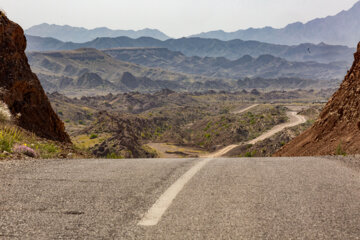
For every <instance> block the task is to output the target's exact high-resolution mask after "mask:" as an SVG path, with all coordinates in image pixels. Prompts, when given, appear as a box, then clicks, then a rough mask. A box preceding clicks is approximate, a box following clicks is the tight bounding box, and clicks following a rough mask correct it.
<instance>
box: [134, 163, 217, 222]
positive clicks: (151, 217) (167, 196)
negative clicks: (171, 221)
mask: <svg viewBox="0 0 360 240" xmlns="http://www.w3.org/2000/svg"><path fill="white" fill-rule="evenodd" d="M211 160H212V158H206V159H203V160H201V161H200V162H198V163H197V164H196V165H194V166H193V167H192V168H190V169H189V170H188V171H187V172H186V173H185V174H184V175H182V176H181V177H180V178H179V179H178V180H177V181H176V182H175V183H173V184H172V185H171V186H170V187H169V188H168V189H167V190H166V191H165V192H164V193H163V194H162V195H161V196H160V198H159V199H158V200H157V201H156V202H155V204H154V205H153V206H152V207H151V208H150V209H149V211H148V212H147V213H146V214H145V216H144V217H143V218H142V219H141V220H140V222H138V225H140V226H154V225H156V224H158V222H159V221H160V219H161V217H162V216H163V214H164V213H165V211H166V210H167V209H168V208H169V207H170V205H171V203H172V201H173V200H174V199H175V198H176V196H177V195H178V193H179V192H180V191H181V190H182V189H183V187H184V186H185V184H186V183H187V182H189V181H190V179H191V178H192V177H193V176H194V175H195V174H196V173H197V172H198V171H200V170H201V169H202V168H203V167H204V166H205V165H206V164H207V163H208V162H209V161H211Z"/></svg>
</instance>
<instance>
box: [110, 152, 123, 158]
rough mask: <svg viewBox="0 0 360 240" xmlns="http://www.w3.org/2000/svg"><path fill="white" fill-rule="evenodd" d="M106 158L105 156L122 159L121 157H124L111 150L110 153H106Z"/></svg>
mask: <svg viewBox="0 0 360 240" xmlns="http://www.w3.org/2000/svg"><path fill="white" fill-rule="evenodd" d="M106 158H107V159H122V158H124V157H123V156H121V155H118V154H117V153H114V152H112V153H108V154H107V155H106Z"/></svg>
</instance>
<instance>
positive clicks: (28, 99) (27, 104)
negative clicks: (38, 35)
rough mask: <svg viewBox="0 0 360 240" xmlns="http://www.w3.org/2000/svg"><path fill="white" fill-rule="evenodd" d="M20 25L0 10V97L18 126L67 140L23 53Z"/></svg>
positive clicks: (51, 137)
mask: <svg viewBox="0 0 360 240" xmlns="http://www.w3.org/2000/svg"><path fill="white" fill-rule="evenodd" d="M25 48H26V38H25V36H24V32H23V30H22V28H21V27H20V26H19V25H17V24H16V23H14V22H12V21H10V20H9V19H8V18H7V17H6V16H5V14H3V13H2V12H0V88H1V93H0V99H1V100H3V101H4V102H5V103H6V104H7V105H8V106H9V109H10V111H11V113H12V114H13V115H14V116H17V123H18V125H19V126H21V127H23V128H25V129H27V130H30V131H32V132H34V133H36V134H37V135H39V136H41V137H45V138H48V139H52V140H56V141H61V142H70V138H69V136H68V135H67V133H66V132H65V128H64V124H63V122H62V121H61V120H60V119H59V117H58V116H57V115H56V113H55V112H54V110H53V109H52V107H51V105H50V102H49V100H48V98H47V96H46V94H45V92H44V90H43V88H42V86H41V84H40V82H39V80H38V78H37V76H36V75H35V74H34V73H32V71H31V69H30V66H29V64H28V60H27V57H26V55H25Z"/></svg>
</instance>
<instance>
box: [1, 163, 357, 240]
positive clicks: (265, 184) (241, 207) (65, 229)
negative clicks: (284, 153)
mask: <svg viewBox="0 0 360 240" xmlns="http://www.w3.org/2000/svg"><path fill="white" fill-rule="evenodd" d="M0 178H1V180H0V239H359V237H360V201H359V199H360V173H359V172H358V171H355V170H353V169H351V168H349V167H346V166H345V165H344V164H342V163H341V162H338V161H335V160H328V159H322V158H314V157H308V158H253V159H247V158H244V159H227V158H214V159H211V158H208V159H122V160H105V159H104V160H96V159H95V160H36V161H5V162H0ZM164 195H166V196H164ZM162 197H163V200H164V201H163V202H162V203H161V201H159V199H161V198H162ZM169 198H172V199H170V200H171V201H170V203H169V204H168V203H166V201H168V200H169ZM159 202H160V203H159ZM156 203H158V204H160V205H161V204H165V205H163V206H164V207H165V208H166V209H165V210H164V213H163V214H162V215H161V216H160V218H159V219H158V221H157V222H156V223H155V224H148V225H146V224H142V223H144V219H145V217H146V215H147V214H148V213H149V212H151V211H150V210H151V209H152V208H153V207H154V206H155V205H156ZM155 208H156V206H155ZM152 214H154V213H152ZM156 214H157V213H156V212H155V215H156ZM155 217H156V216H155ZM145 220H146V219H145ZM145 223H146V221H145Z"/></svg>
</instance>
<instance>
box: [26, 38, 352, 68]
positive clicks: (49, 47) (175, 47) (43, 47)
mask: <svg viewBox="0 0 360 240" xmlns="http://www.w3.org/2000/svg"><path fill="white" fill-rule="evenodd" d="M27 39H28V45H27V51H53V50H71V49H78V48H96V49H112V48H119V47H137V48H138V47H160V48H167V49H169V50H171V51H179V52H181V53H183V54H185V55H186V56H199V57H225V58H228V59H230V60H236V59H239V58H241V57H243V56H245V55H250V56H252V57H259V56H261V55H265V54H270V55H273V56H275V57H281V58H284V59H287V60H289V61H316V62H320V63H330V62H338V61H342V62H347V63H348V64H349V65H350V64H351V62H352V59H353V53H354V52H355V48H349V47H345V46H334V45H327V44H324V43H320V44H317V45H315V44H300V45H296V46H287V45H276V44H269V43H263V42H258V41H242V40H231V41H220V40H217V39H202V38H181V39H168V40H166V41H160V40H157V39H154V38H149V37H141V38H138V39H132V38H128V37H117V38H97V39H95V40H93V41H90V42H86V43H72V42H61V41H58V40H56V39H52V38H41V37H34V36H30V35H28V36H27Z"/></svg>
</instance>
